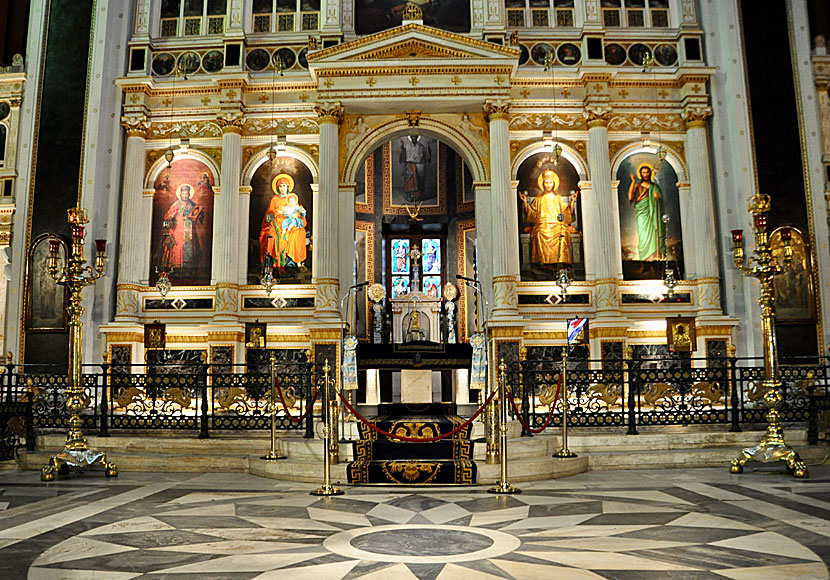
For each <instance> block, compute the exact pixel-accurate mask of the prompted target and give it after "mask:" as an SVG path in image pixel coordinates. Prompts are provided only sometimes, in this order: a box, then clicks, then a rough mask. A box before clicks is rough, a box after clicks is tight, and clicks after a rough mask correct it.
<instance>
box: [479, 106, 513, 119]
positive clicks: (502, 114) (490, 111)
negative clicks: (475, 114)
mask: <svg viewBox="0 0 830 580" xmlns="http://www.w3.org/2000/svg"><path fill="white" fill-rule="evenodd" d="M484 118H485V119H487V122H488V123H489V122H491V121H495V120H497V119H505V120H507V121H509V120H510V103H509V102H505V101H487V102H486V103H484Z"/></svg>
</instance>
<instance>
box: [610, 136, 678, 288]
mask: <svg viewBox="0 0 830 580" xmlns="http://www.w3.org/2000/svg"><path fill="white" fill-rule="evenodd" d="M663 148H664V150H665V152H666V156H665V159H660V157H659V156H658V155H657V152H658V149H657V147H656V146H643V145H642V144H641V143H633V144H631V145H629V146H627V147H623V148H622V149H621V150H620V151H619V152H618V153H617V154H616V155H615V156H614V159H613V160H612V173H611V178H612V181H614V182H615V183H617V192H616V194H617V200H618V207H619V223H620V244H621V255H622V270H623V277H624V278H625V279H626V280H655V279H662V278H663V277H664V276H665V273H666V270H667V269H669V268H671V269H673V270H674V271H675V276H676V277H678V278H680V277H682V276H683V243H682V226H681V224H682V219H683V218H682V216H681V205H680V195H679V191H678V184H679V183H683V182H686V181H687V177H686V176H687V173H686V168H685V166H684V164H683V162H682V160H681V159H680V157H679V156H678V155H677V153H676V152H675V151H674V150H673V149H671V148H670V147H667V146H666V145H663ZM644 172H645V173H646V174H650V182H651V183H652V184H655V185H656V187H652V186H651V185H648V186H645V185H642V184H643V183H645V179H644V177H645V176H644ZM632 175H634V180H633V184H634V185H633V188H632V178H631V176H632Z"/></svg>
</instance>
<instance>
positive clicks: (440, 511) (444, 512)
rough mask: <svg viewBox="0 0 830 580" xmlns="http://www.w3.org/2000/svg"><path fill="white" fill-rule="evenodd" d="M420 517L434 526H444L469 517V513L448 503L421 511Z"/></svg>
mask: <svg viewBox="0 0 830 580" xmlns="http://www.w3.org/2000/svg"><path fill="white" fill-rule="evenodd" d="M421 515H422V516H423V517H424V518H426V519H427V520H429V521H430V522H432V523H434V524H445V523H447V522H451V521H454V520H457V519H460V518H464V517H467V516H468V515H470V512H469V511H467V510H465V509H464V508H463V507H461V506H459V505H456V504H454V503H448V504H445V505H439V506H437V507H434V508H431V509H428V510H425V511H422V512H421Z"/></svg>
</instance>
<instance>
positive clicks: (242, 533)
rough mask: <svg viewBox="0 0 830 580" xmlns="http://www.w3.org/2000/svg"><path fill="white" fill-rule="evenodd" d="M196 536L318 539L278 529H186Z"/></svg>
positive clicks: (248, 538) (242, 538)
mask: <svg viewBox="0 0 830 580" xmlns="http://www.w3.org/2000/svg"><path fill="white" fill-rule="evenodd" d="M184 529H185V530H187V531H188V532H193V533H194V534H202V535H205V536H216V537H217V538H225V539H227V540H243V541H251V542H274V541H277V542H278V541H280V540H302V539H306V538H317V537H319V536H316V535H314V534H305V533H302V532H294V531H291V530H283V529H278V528H184Z"/></svg>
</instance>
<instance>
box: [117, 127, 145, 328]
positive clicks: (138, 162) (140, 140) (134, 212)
mask: <svg viewBox="0 0 830 580" xmlns="http://www.w3.org/2000/svg"><path fill="white" fill-rule="evenodd" d="M121 125H122V126H123V127H124V128H125V129H126V130H127V144H126V147H125V154H124V181H123V188H122V194H121V233H120V236H119V242H118V299H117V304H118V312H117V314H118V316H119V318H122V319H123V318H127V319H135V320H137V319H138V318H137V317H138V287H139V285H140V284H141V281H142V279H143V278H146V271H147V268H148V267H149V258H148V259H145V257H148V256H149V253H150V252H149V249H146V251H145V248H144V246H145V245H147V244H149V240H150V232H149V231H143V228H142V224H148V225H149V219H147V217H146V216H143V215H142V209H143V208H142V206H143V203H142V201H143V200H142V198H143V192H144V188H143V185H144V156H145V153H146V141H145V139H146V137H147V129H148V128H149V125H150V122H149V120H148V119H147V118H146V117H145V116H143V115H138V116H129V117H127V116H125V117H122V119H121Z"/></svg>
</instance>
